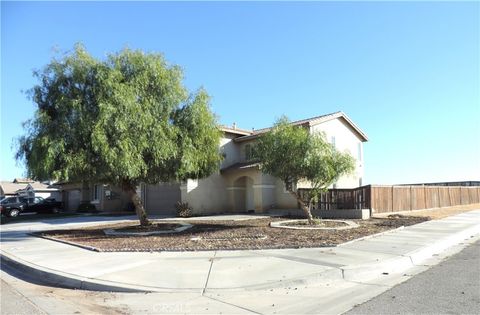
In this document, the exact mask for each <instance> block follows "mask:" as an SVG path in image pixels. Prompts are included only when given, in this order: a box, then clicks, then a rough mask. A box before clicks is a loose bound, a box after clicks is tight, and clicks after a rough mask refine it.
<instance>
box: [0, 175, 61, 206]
mask: <svg viewBox="0 0 480 315" xmlns="http://www.w3.org/2000/svg"><path fill="white" fill-rule="evenodd" d="M0 195H1V197H2V198H3V197H6V196H14V195H19V196H25V197H28V198H33V197H43V198H45V199H46V198H54V199H55V200H57V201H62V193H61V191H60V188H59V187H58V186H55V185H51V184H44V183H41V182H36V181H34V180H31V179H28V178H15V179H14V180H13V181H12V182H1V183H0Z"/></svg>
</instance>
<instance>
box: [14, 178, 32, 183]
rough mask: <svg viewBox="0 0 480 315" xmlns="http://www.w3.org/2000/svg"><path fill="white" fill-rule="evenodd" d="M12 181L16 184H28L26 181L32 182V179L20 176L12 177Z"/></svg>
mask: <svg viewBox="0 0 480 315" xmlns="http://www.w3.org/2000/svg"><path fill="white" fill-rule="evenodd" d="M13 182H14V183H16V184H28V183H33V182H34V180H33V179H31V178H20V177H17V178H14V179H13Z"/></svg>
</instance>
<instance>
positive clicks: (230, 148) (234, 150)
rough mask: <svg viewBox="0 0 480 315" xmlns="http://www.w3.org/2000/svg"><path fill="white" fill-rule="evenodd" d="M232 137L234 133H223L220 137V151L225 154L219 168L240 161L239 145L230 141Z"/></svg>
mask: <svg viewBox="0 0 480 315" xmlns="http://www.w3.org/2000/svg"><path fill="white" fill-rule="evenodd" d="M234 138H235V136H234V135H232V134H230V133H225V134H224V135H223V137H222V138H221V139H220V152H221V153H223V154H224V156H225V158H224V159H223V161H222V164H221V165H220V168H225V167H228V166H230V165H232V164H235V163H237V162H239V161H240V147H239V146H238V144H237V143H235V142H233V141H232V140H233V139H234Z"/></svg>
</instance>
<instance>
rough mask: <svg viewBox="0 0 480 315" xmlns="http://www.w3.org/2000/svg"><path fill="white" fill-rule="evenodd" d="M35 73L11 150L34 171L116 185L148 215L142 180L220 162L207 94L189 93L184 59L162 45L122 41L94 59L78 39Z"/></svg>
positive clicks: (195, 172)
mask: <svg viewBox="0 0 480 315" xmlns="http://www.w3.org/2000/svg"><path fill="white" fill-rule="evenodd" d="M34 76H35V77H36V78H37V79H38V84H37V85H35V86H34V87H33V88H32V89H31V91H30V92H31V98H32V100H33V102H34V103H35V104H36V105H37V106H38V108H37V110H36V112H35V116H34V118H33V119H31V120H29V121H27V122H26V123H25V124H24V127H25V129H26V133H25V135H24V136H22V137H20V138H19V140H18V150H17V154H16V158H17V159H18V160H21V161H23V162H24V163H25V164H26V166H27V170H28V174H29V175H30V176H31V177H33V178H36V179H47V178H49V179H58V180H63V181H87V182H102V183H105V184H113V185H118V186H120V187H122V189H123V190H124V191H125V192H127V193H128V194H129V195H130V196H131V198H132V202H133V204H134V205H135V209H136V213H137V215H138V218H139V220H140V223H141V224H142V225H147V224H149V221H148V219H147V216H146V212H145V209H144V207H143V205H142V202H141V198H140V197H139V196H138V194H137V192H136V187H137V186H138V185H139V184H140V183H148V184H155V183H158V182H161V181H171V180H184V179H187V178H201V177H205V176H208V175H210V174H211V173H212V172H214V171H215V170H216V169H217V168H218V166H219V161H220V160H221V155H220V154H219V150H218V144H219V140H220V136H221V132H220V130H219V129H218V128H217V123H216V118H215V116H214V114H213V113H212V112H211V111H210V108H209V96H208V95H207V93H206V92H205V91H204V90H203V89H200V90H198V91H196V92H195V93H190V92H189V91H188V90H187V89H186V88H185V86H184V85H183V83H182V81H183V72H182V69H181V68H180V67H179V66H176V65H170V64H168V63H167V62H166V60H165V59H164V57H163V56H162V55H161V54H157V53H143V52H142V51H138V50H130V49H124V50H122V51H120V52H117V53H112V54H109V55H108V56H107V57H106V58H105V59H104V60H99V59H96V58H94V57H93V56H92V55H90V54H89V53H88V52H87V51H86V50H85V48H84V47H83V46H82V45H81V44H78V45H76V46H75V48H74V50H73V51H71V52H70V53H67V54H66V55H65V56H64V57H62V58H58V59H53V60H52V61H51V62H50V63H49V64H48V65H46V66H45V67H44V68H43V69H42V70H40V71H36V72H34Z"/></svg>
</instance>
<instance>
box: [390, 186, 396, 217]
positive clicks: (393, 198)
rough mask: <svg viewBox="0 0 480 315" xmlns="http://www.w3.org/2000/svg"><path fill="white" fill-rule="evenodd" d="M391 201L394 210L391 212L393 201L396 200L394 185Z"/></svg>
mask: <svg viewBox="0 0 480 315" xmlns="http://www.w3.org/2000/svg"><path fill="white" fill-rule="evenodd" d="M391 201H392V210H391V211H390V212H393V202H394V201H395V197H394V189H393V186H392V200H391Z"/></svg>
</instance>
